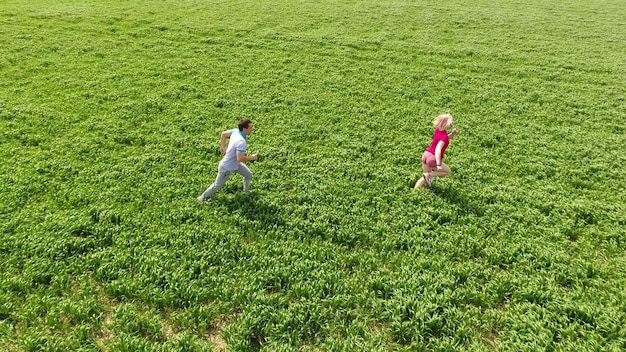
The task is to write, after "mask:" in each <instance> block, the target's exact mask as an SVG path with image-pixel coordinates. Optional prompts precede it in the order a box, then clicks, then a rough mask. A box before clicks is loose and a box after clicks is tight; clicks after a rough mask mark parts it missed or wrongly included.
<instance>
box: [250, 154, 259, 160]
mask: <svg viewBox="0 0 626 352" xmlns="http://www.w3.org/2000/svg"><path fill="white" fill-rule="evenodd" d="M257 158H258V156H257V155H256V154H252V155H250V161H256V159H257Z"/></svg>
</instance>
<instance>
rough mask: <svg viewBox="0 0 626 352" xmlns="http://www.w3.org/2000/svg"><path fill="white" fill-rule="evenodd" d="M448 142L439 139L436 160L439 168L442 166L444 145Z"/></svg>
mask: <svg viewBox="0 0 626 352" xmlns="http://www.w3.org/2000/svg"><path fill="white" fill-rule="evenodd" d="M445 144H446V143H444V141H439V142H438V143H437V147H436V148H435V160H436V161H437V170H439V168H441V151H442V150H443V146H444V145H445Z"/></svg>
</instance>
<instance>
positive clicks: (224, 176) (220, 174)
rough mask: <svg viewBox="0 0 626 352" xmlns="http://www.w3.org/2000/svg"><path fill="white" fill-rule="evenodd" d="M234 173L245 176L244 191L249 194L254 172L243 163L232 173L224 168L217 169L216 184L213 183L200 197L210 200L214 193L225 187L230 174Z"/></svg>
mask: <svg viewBox="0 0 626 352" xmlns="http://www.w3.org/2000/svg"><path fill="white" fill-rule="evenodd" d="M233 172H236V173H238V174H240V175H241V176H243V190H244V191H246V192H248V191H249V190H250V180H252V171H250V169H248V167H247V166H246V165H244V164H243V163H239V168H238V169H237V170H232V171H231V170H226V169H224V168H222V167H221V166H219V167H218V168H217V177H216V178H215V182H213V183H212V184H211V185H210V186H209V188H207V189H206V191H204V193H202V195H201V196H200V197H201V199H202V200H205V199H207V198H209V197H210V196H211V195H212V194H213V193H215V192H217V191H219V190H220V188H222V186H224V184H225V183H226V181H228V178H229V177H230V174H232V173H233Z"/></svg>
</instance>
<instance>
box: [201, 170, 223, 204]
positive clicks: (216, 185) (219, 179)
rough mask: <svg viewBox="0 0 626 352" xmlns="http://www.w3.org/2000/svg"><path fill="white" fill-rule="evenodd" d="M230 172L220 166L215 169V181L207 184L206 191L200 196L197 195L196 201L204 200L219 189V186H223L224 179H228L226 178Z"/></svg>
mask: <svg viewBox="0 0 626 352" xmlns="http://www.w3.org/2000/svg"><path fill="white" fill-rule="evenodd" d="M230 173H231V171H228V170H225V169H222V168H221V167H219V168H218V169H217V177H216V178H215V182H213V183H212V184H211V185H210V186H209V188H207V189H206V191H204V193H202V195H201V196H200V197H198V201H200V202H204V201H205V200H206V199H207V198H209V197H210V196H211V195H212V194H213V193H215V192H217V191H219V190H220V188H222V186H224V184H225V183H226V181H228V178H229V177H230Z"/></svg>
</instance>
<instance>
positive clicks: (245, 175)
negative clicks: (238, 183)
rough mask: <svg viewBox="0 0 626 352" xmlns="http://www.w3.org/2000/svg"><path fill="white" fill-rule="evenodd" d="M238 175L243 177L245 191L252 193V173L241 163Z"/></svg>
mask: <svg viewBox="0 0 626 352" xmlns="http://www.w3.org/2000/svg"><path fill="white" fill-rule="evenodd" d="M235 172H236V173H238V174H240V175H241V176H243V190H244V191H246V192H250V180H252V171H250V169H248V167H247V166H246V165H245V164H244V163H239V169H237V171H235Z"/></svg>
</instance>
